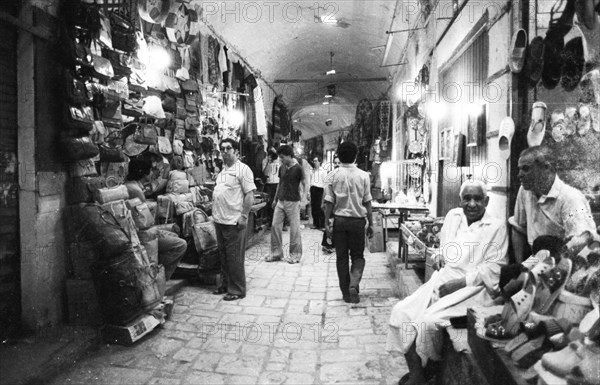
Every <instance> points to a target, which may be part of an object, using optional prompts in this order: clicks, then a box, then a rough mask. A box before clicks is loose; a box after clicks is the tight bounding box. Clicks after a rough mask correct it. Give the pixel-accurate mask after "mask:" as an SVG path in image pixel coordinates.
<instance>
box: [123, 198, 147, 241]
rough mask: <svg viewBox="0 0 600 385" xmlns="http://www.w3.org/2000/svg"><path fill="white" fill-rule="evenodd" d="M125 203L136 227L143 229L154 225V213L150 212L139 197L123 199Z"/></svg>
mask: <svg viewBox="0 0 600 385" xmlns="http://www.w3.org/2000/svg"><path fill="white" fill-rule="evenodd" d="M125 205H126V206H127V208H128V209H129V210H130V211H131V216H132V218H133V222H134V223H135V226H136V227H137V228H138V229H140V230H144V229H147V228H149V227H152V226H154V215H152V213H151V212H150V208H149V207H148V204H147V203H146V202H142V201H141V200H140V198H134V199H129V200H127V201H125ZM140 241H141V239H140Z"/></svg>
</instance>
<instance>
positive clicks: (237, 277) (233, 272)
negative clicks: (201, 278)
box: [212, 138, 256, 301]
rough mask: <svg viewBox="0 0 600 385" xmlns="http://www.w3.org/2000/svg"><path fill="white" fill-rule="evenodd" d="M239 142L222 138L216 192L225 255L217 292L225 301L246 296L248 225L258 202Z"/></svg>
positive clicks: (221, 249)
mask: <svg viewBox="0 0 600 385" xmlns="http://www.w3.org/2000/svg"><path fill="white" fill-rule="evenodd" d="M238 151H239V145H238V143H237V142H236V141H235V140H233V139H231V138H226V139H223V140H222V141H221V155H222V156H223V170H221V172H220V173H219V174H218V175H217V179H216V182H217V184H216V186H215V190H214V191H213V206H212V210H213V211H212V214H213V220H214V223H215V231H216V233H217V243H218V245H219V255H220V257H221V275H222V282H221V286H220V287H219V288H217V290H215V291H214V292H213V294H225V293H227V294H226V295H225V296H224V297H223V300H224V301H234V300H237V299H241V298H244V297H245V296H246V272H245V270H244V260H245V255H246V226H248V215H249V213H250V209H251V208H252V204H253V203H254V191H255V190H256V185H255V184H254V174H253V173H252V170H251V169H250V167H248V166H247V165H246V164H244V163H242V162H241V161H240V160H239V159H238V154H239V152H238Z"/></svg>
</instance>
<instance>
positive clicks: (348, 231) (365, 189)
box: [325, 142, 373, 303]
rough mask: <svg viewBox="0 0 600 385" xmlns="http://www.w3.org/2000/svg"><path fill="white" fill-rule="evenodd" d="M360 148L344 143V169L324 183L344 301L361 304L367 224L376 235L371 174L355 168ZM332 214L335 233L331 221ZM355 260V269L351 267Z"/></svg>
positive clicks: (328, 228)
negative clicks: (373, 227)
mask: <svg viewBox="0 0 600 385" xmlns="http://www.w3.org/2000/svg"><path fill="white" fill-rule="evenodd" d="M357 154H358V147H356V145H355V144H354V143H352V142H343V143H342V144H340V146H339V148H338V157H339V159H340V162H341V163H342V164H341V166H340V167H339V168H337V169H335V170H333V171H332V172H331V173H329V174H328V175H327V177H326V179H325V231H327V232H328V233H330V234H331V233H332V234H333V243H334V245H335V253H336V266H337V273H338V279H339V282H340V289H341V291H342V295H343V298H344V301H345V302H347V303H358V302H359V301H360V299H359V297H358V292H359V284H360V280H361V278H362V273H363V270H364V268H365V258H364V249H365V224H366V222H367V221H368V223H369V225H368V227H367V229H366V231H367V236H369V237H371V236H372V235H373V229H372V226H373V215H372V209H371V200H372V199H373V198H372V197H371V182H370V180H369V174H367V173H366V172H364V171H362V170H360V169H359V168H358V167H356V164H354V162H355V160H356V155H357ZM332 214H333V216H334V219H333V231H332V228H331V225H330V224H329V218H331V215H332ZM348 254H350V255H348ZM348 256H350V258H351V259H352V267H351V268H350V266H349V263H348Z"/></svg>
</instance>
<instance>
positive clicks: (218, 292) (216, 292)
mask: <svg viewBox="0 0 600 385" xmlns="http://www.w3.org/2000/svg"><path fill="white" fill-rule="evenodd" d="M212 293H213V294H214V295H219V294H225V293H227V289H226V288H224V287H220V288H218V289H217V290H215V291H213V292H212Z"/></svg>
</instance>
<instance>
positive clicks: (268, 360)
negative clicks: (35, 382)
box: [49, 222, 407, 385]
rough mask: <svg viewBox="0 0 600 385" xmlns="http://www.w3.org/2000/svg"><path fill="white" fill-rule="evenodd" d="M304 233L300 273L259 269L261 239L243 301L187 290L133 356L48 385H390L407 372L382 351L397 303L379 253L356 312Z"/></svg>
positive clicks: (102, 353)
mask: <svg viewBox="0 0 600 385" xmlns="http://www.w3.org/2000/svg"><path fill="white" fill-rule="evenodd" d="M304 223H305V226H306V222H304ZM306 227H307V226H306ZM302 232H303V233H302V237H303V239H302V241H303V250H304V252H303V257H302V261H301V263H300V264H296V265H292V264H288V263H286V262H283V261H281V262H274V263H267V262H264V256H265V255H266V254H267V251H268V247H269V241H270V236H269V235H268V233H267V234H265V235H264V236H263V237H262V238H261V240H260V242H259V243H258V244H256V245H254V246H252V247H251V248H249V249H248V251H247V253H246V275H247V279H248V295H247V297H246V298H244V299H242V300H237V301H232V302H225V301H223V300H222V296H218V295H213V294H212V293H211V292H212V290H213V288H214V287H213V286H187V287H184V288H183V289H182V290H180V291H179V293H178V294H177V295H176V297H175V298H176V299H175V307H174V311H173V315H172V318H171V319H170V320H169V321H167V322H166V324H165V325H164V328H162V329H160V328H159V329H157V330H155V331H154V332H153V333H151V334H149V335H148V336H147V337H145V338H144V339H143V340H141V341H139V342H137V343H136V344H135V345H133V346H131V347H124V346H119V345H101V346H98V347H97V349H94V350H93V351H91V352H89V353H88V354H86V355H85V356H84V357H81V359H80V360H79V361H78V362H76V363H75V365H73V366H72V367H71V368H70V369H69V370H68V371H66V372H63V373H61V374H60V375H59V376H58V377H56V378H54V379H52V380H50V381H49V383H51V384H56V385H59V384H60V385H64V384H107V385H108V384H110V385H114V384H128V385H129V384H131V385H133V384H329V383H340V384H395V383H397V382H398V378H400V377H401V376H402V375H403V374H404V373H406V372H407V368H406V367H405V366H404V363H403V362H401V361H400V360H399V359H394V358H392V357H391V356H390V355H389V354H388V353H387V352H386V351H385V337H386V333H387V329H388V326H387V323H388V319H389V313H390V311H391V309H392V306H393V305H394V304H395V303H396V302H397V301H398V298H395V297H393V290H392V287H393V278H392V276H391V273H390V269H389V267H388V266H386V264H387V259H386V257H385V253H373V254H369V253H368V250H365V253H366V254H365V259H366V267H365V272H364V276H363V279H362V282H361V292H360V303H358V304H356V305H353V304H352V305H351V304H347V303H344V301H342V296H341V293H340V290H339V287H338V279H337V275H336V267H335V253H333V254H329V255H325V254H323V253H322V251H321V246H320V241H321V236H322V233H321V232H320V231H317V230H309V229H305V230H302ZM284 241H286V242H287V241H289V232H284Z"/></svg>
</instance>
